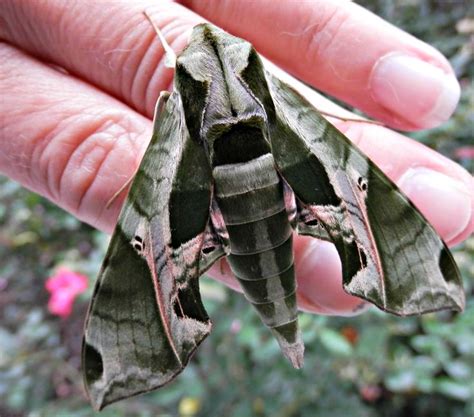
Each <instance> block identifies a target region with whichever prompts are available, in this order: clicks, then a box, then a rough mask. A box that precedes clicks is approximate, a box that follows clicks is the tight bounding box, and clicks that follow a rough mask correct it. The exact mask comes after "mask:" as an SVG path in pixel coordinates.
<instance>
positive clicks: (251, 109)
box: [176, 25, 269, 165]
mask: <svg viewBox="0 0 474 417" xmlns="http://www.w3.org/2000/svg"><path fill="white" fill-rule="evenodd" d="M222 33H223V32H221V31H220V30H219V29H217V28H215V27H211V26H208V25H201V26H198V27H197V28H196V29H195V30H194V32H193V36H192V38H191V41H190V44H189V45H188V47H187V48H186V49H185V50H184V51H183V52H182V53H181V55H180V56H179V57H178V59H177V65H176V88H177V90H178V92H179V93H180V95H181V97H182V99H183V107H184V113H185V117H186V123H187V125H188V129H189V131H190V133H191V136H192V137H194V138H196V139H197V138H199V139H200V140H202V141H204V142H206V144H207V149H208V150H209V153H210V157H211V162H212V163H213V165H216V164H221V163H223V161H222V158H223V157H224V159H225V161H224V162H225V163H229V162H234V163H236V162H242V161H243V160H242V159H231V160H228V157H229V155H232V154H233V155H234V156H235V155H236V154H239V155H240V156H241V157H242V155H243V154H244V153H246V154H248V156H249V158H246V159H244V160H248V159H251V158H255V157H257V156H259V155H262V154H263V153H266V152H268V151H269V147H268V144H267V141H266V140H265V138H264V136H265V131H266V123H267V116H266V113H265V110H264V109H263V106H262V104H261V103H260V101H259V100H258V99H257V98H256V96H255V94H254V93H253V92H252V89H251V88H250V86H249V85H248V84H247V83H246V81H245V79H244V77H243V73H244V72H245V70H246V69H247V67H248V65H250V64H249V56H250V54H251V53H252V51H253V49H252V46H251V45H250V44H249V43H248V42H245V41H243V40H241V39H237V38H234V37H231V36H229V35H226V36H222ZM239 138H240V142H239V143H237V142H238V141H239ZM242 141H245V142H242ZM227 145H228V146H227ZM224 148H226V150H224ZM246 148H249V149H248V150H247V149H246ZM255 152H257V153H255Z"/></svg>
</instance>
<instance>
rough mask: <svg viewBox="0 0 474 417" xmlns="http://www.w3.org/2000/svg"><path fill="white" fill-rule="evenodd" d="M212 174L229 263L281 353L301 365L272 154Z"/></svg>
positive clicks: (287, 232)
mask: <svg viewBox="0 0 474 417" xmlns="http://www.w3.org/2000/svg"><path fill="white" fill-rule="evenodd" d="M214 178H215V196H216V201H217V204H218V206H219V208H220V210H221V212H222V215H223V217H224V221H225V224H226V227H227V232H228V234H229V244H230V252H231V253H230V255H229V256H228V258H227V259H228V261H229V264H230V267H231V269H232V271H233V273H234V275H235V276H236V278H237V279H238V280H239V282H240V284H241V286H242V289H243V291H244V293H245V295H246V297H247V299H248V300H249V301H250V302H251V303H252V304H253V305H254V307H255V308H256V309H257V311H258V313H259V315H260V317H261V319H262V321H263V322H264V323H265V325H267V326H268V327H269V328H270V329H271V330H272V331H273V333H274V335H275V336H276V338H277V340H278V342H279V344H280V346H281V348H282V350H283V352H284V353H285V355H286V356H287V357H288V358H289V359H290V361H291V362H292V363H293V365H294V366H295V367H300V366H301V365H302V360H303V344H302V342H301V339H300V335H299V331H298V322H297V305H296V283H295V273H294V265H293V248H292V228H291V225H290V223H289V220H288V215H287V212H286V208H285V203H284V197H283V184H282V182H281V179H280V178H279V176H278V173H277V172H276V170H275V168H274V162H273V157H272V155H271V154H265V155H262V156H260V157H258V158H255V159H252V160H250V161H248V162H244V163H239V164H227V165H220V166H217V167H216V168H214Z"/></svg>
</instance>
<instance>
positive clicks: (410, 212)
mask: <svg viewBox="0 0 474 417" xmlns="http://www.w3.org/2000/svg"><path fill="white" fill-rule="evenodd" d="M267 80H268V84H269V87H270V92H271V96H272V99H273V102H274V106H275V110H274V113H273V115H272V112H273V110H272V109H271V111H270V116H271V117H272V118H274V120H270V121H269V129H270V132H269V134H270V140H271V146H272V153H273V156H274V159H275V163H276V165H277V168H278V170H279V171H280V173H281V174H282V176H283V177H284V179H285V180H286V181H287V183H288V184H289V185H290V187H291V188H292V190H293V192H294V193H295V195H296V197H297V199H298V200H299V202H300V203H301V204H302V205H303V207H304V209H305V210H306V211H308V212H310V214H311V215H312V216H313V220H314V219H316V220H317V221H318V222H319V223H320V224H318V223H317V222H315V221H313V222H312V224H311V223H310V225H309V226H310V227H304V225H301V224H300V227H301V228H302V230H301V231H302V232H303V233H305V234H311V235H313V236H315V237H321V233H320V229H321V225H322V226H323V227H324V229H326V231H327V232H328V235H329V236H330V238H331V239H332V241H333V242H334V244H335V246H336V248H337V251H338V252H339V255H340V258H341V262H342V270H343V285H344V289H345V290H346V291H347V292H349V293H350V294H353V295H356V296H358V297H361V298H363V299H365V300H368V301H370V302H372V303H374V304H375V305H377V306H378V307H379V308H381V309H382V310H385V311H388V312H391V313H394V314H398V315H411V314H419V313H425V312H429V311H436V310H440V309H453V310H462V309H463V306H464V292H463V289H462V283H461V278H460V274H459V271H458V269H457V266H456V264H455V262H454V260H453V258H452V255H451V253H450V252H449V250H448V249H447V247H446V245H445V244H444V242H443V241H442V239H441V238H440V237H439V236H438V234H437V233H436V232H435V231H434V229H433V227H432V226H431V225H430V224H429V223H428V222H427V220H426V219H425V218H424V217H423V215H422V214H421V213H420V212H419V211H418V210H417V209H416V208H415V206H413V204H412V203H411V202H410V201H409V200H408V199H407V197H406V196H405V195H403V194H402V193H401V192H400V190H399V189H398V188H397V186H396V185H395V184H394V183H393V182H391V181H390V180H389V179H388V178H387V177H386V176H385V174H383V173H382V171H381V170H380V169H379V168H378V167H377V166H376V165H375V164H374V163H373V162H371V161H370V159H368V158H367V157H366V156H365V155H364V154H362V153H361V152H360V151H359V150H358V149H357V148H356V147H354V145H353V144H352V143H351V142H350V141H349V140H348V139H347V138H346V137H345V136H344V135H343V134H342V133H340V132H339V131H338V130H337V129H336V128H335V127H333V126H332V125H331V124H330V123H328V122H327V121H326V120H325V119H324V118H323V117H322V116H321V114H320V113H319V112H318V111H317V110H316V109H314V107H312V106H311V105H310V104H309V103H308V102H307V101H306V100H305V99H304V98H303V97H302V96H301V95H299V94H298V93H297V92H295V91H294V90H293V89H292V88H291V87H289V86H288V85H287V84H285V83H284V82H282V81H280V80H279V79H277V78H276V77H274V76H273V75H271V74H267ZM306 226H308V225H306ZM311 227H314V228H315V231H314V233H311ZM323 237H324V236H323Z"/></svg>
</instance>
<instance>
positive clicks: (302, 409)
mask: <svg viewBox="0 0 474 417" xmlns="http://www.w3.org/2000/svg"><path fill="white" fill-rule="evenodd" d="M361 3H363V4H364V5H365V6H366V7H368V8H369V9H371V10H373V11H374V12H376V13H377V14H379V15H381V16H383V17H385V18H386V19H388V20H389V21H391V22H393V23H394V24H396V25H397V26H400V27H402V28H404V29H406V30H407V31H409V32H411V33H413V34H414V35H415V36H418V37H420V38H421V39H423V40H425V41H426V42H428V43H431V44H433V45H435V46H436V47H438V48H439V49H440V50H441V51H442V52H443V53H444V54H445V55H446V56H448V57H449V58H450V60H451V63H452V64H453V66H454V68H455V71H456V73H457V75H458V77H459V78H460V80H461V84H462V86H463V96H462V100H461V104H460V107H459V109H458V111H457V112H456V114H455V116H454V117H453V118H452V119H451V120H450V121H449V122H447V123H445V124H444V125H443V126H441V127H440V128H438V129H435V130H431V131H428V132H421V133H416V134H413V135H412V136H415V137H416V138H417V139H419V140H420V141H422V142H424V143H426V144H428V145H429V146H431V147H433V148H435V149H437V150H439V151H441V152H442V153H444V154H446V155H448V156H449V157H451V158H453V159H456V160H458V162H459V163H461V164H463V165H464V166H465V167H466V168H467V169H470V170H471V172H472V169H473V165H472V164H473V160H472V159H470V158H466V157H463V154H462V152H459V149H460V148H462V147H463V146H468V145H471V146H472V138H473V126H474V120H473V119H474V112H473V108H474V86H473V83H472V75H473V74H474V64H473V60H472V55H473V49H474V46H473V41H472V39H473V36H474V33H473V32H474V30H473V25H474V17H473V16H474V15H473V13H471V14H470V15H469V13H468V3H467V2H463V1H450V2H445V1H428V0H398V1H389V0H372V1H364V2H361ZM469 16H470V17H469ZM107 240H108V239H107V237H106V236H104V235H103V234H101V233H99V232H97V231H95V230H93V229H91V228H90V227H88V226H86V225H84V224H81V223H80V222H79V221H77V220H76V219H74V218H73V217H71V216H70V215H68V214H66V213H64V212H63V211H62V210H61V209H59V208H57V207H56V206H55V205H53V204H51V203H49V202H48V201H46V200H44V199H43V198H41V197H39V196H37V195H35V194H33V193H30V192H28V191H26V190H25V189H23V188H21V187H20V186H18V185H17V184H16V183H14V182H11V181H9V180H6V179H0V416H2V417H22V416H30V417H43V416H44V417H46V416H47V417H49V416H59V417H86V416H92V415H94V414H95V413H93V412H92V411H91V408H90V406H89V405H88V403H87V401H86V399H85V396H84V392H83V388H82V377H81V373H80V348H81V337H82V327H83V320H84V315H85V311H86V308H87V302H88V299H89V298H90V295H91V291H92V289H90V290H89V292H88V293H86V294H83V295H82V296H81V297H80V298H79V299H78V300H77V301H76V304H75V307H74V313H73V315H72V316H70V317H69V318H67V319H59V318H57V317H54V316H52V315H51V314H49V313H48V311H47V308H46V305H47V300H48V294H47V292H46V290H45V289H44V282H45V280H46V278H47V277H48V276H49V275H51V273H52V271H53V269H54V268H55V267H56V266H57V265H67V266H69V267H70V268H72V269H74V270H77V271H79V272H81V273H84V274H87V275H88V276H89V277H90V284H91V286H90V288H92V284H93V281H94V279H95V276H96V274H97V271H98V269H99V267H100V263H101V260H102V257H103V255H104V253H105V249H106V245H107ZM454 254H455V257H456V260H457V262H458V264H459V266H460V268H461V270H462V273H463V276H464V278H465V284H466V291H467V295H468V302H467V307H466V311H465V312H464V313H463V314H459V315H458V314H451V313H440V314H429V315H426V316H423V317H420V318H397V317H393V316H390V315H387V314H384V313H382V312H379V311H376V310H375V309H374V310H371V311H369V312H368V313H366V314H363V315H361V316H359V317H356V318H336V317H322V316H312V315H308V314H302V315H301V326H302V329H303V334H304V339H305V343H306V346H307V351H306V355H305V367H304V369H303V370H302V371H295V370H293V369H292V368H291V367H290V366H289V365H288V364H287V362H286V360H285V359H283V357H282V355H281V354H280V352H279V349H278V347H277V344H276V342H275V341H274V340H273V339H272V337H271V335H270V334H269V332H268V331H267V330H265V329H264V328H263V326H262V325H261V323H260V322H259V320H258V318H257V317H256V314H255V313H254V311H253V310H252V309H251V308H250V306H249V305H248V303H247V302H245V300H244V299H243V297H242V296H240V295H237V294H234V293H232V292H231V291H229V290H227V289H225V288H224V287H223V286H222V285H220V284H218V283H215V282H213V281H212V280H210V279H206V278H204V279H202V280H201V281H202V285H201V286H202V291H203V294H204V297H205V302H206V305H207V308H208V311H209V314H210V315H211V317H214V331H213V333H212V335H211V336H210V337H209V338H208V339H207V340H206V341H205V342H204V344H203V345H202V347H201V348H200V349H199V351H198V353H197V354H196V355H195V357H194V358H193V360H192V363H191V365H190V366H189V367H188V368H187V369H186V370H185V372H184V373H183V374H182V375H181V376H179V378H177V379H176V380H175V382H173V383H172V384H170V385H169V386H167V387H166V388H163V389H161V390H160V391H159V392H156V393H153V394H149V395H146V396H141V397H139V398H136V399H131V400H129V401H125V402H122V403H119V404H116V405H113V406H111V407H109V408H107V409H106V410H105V411H104V412H103V413H102V414H101V415H103V416H143V417H148V416H150V417H151V416H163V417H165V416H183V417H186V416H188V417H191V416H224V415H225V416H236V417H247V416H257V417H258V416H262V417H265V416H272V417H273V416H275V417H288V416H302V417H304V416H308V417H317V416H328V415H331V416H333V417H337V416H347V415H350V416H351V417H358V416H369V417H370V416H386V417H401V416H421V417H424V416H426V417H428V416H429V417H438V416H439V417H445V416H452V417H467V416H472V415H474V297H473V287H474V279H473V276H474V239H473V238H472V237H471V239H470V240H468V241H467V242H465V243H464V244H462V245H460V246H458V247H457V248H456V249H455V250H454Z"/></svg>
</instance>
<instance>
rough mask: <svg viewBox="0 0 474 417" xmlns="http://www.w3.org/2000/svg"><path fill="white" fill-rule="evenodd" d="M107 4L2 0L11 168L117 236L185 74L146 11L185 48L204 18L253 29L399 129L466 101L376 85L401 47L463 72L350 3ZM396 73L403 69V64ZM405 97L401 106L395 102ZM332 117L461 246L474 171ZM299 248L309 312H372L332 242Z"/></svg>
mask: <svg viewBox="0 0 474 417" xmlns="http://www.w3.org/2000/svg"><path fill="white" fill-rule="evenodd" d="M106 4H107V6H105V5H104V3H101V2H96V1H93V0H82V1H80V2H64V1H62V0H49V1H47V2H46V1H45V2H39V1H36V0H20V1H19V0H4V1H2V2H0V40H1V41H2V42H0V91H2V100H0V115H1V116H0V172H2V173H3V174H4V175H6V176H8V177H10V178H12V179H14V180H16V181H18V182H20V183H21V184H23V185H24V186H25V187H28V188H29V189H31V190H33V191H35V192H37V193H39V194H42V195H44V196H46V197H47V198H49V199H50V200H52V201H54V202H55V203H56V204H58V205H59V206H61V207H63V208H64V209H66V210H67V211H69V212H70V213H72V214H73V215H75V216H77V217H78V218H79V219H81V220H83V221H85V222H87V223H89V224H91V225H93V226H94V227H96V228H98V229H100V230H103V231H105V232H108V233H111V232H112V230H113V227H114V225H115V223H116V221H117V217H118V214H119V211H120V207H121V205H122V203H123V200H124V197H125V193H122V195H120V197H119V198H117V199H116V201H115V202H114V204H113V205H112V207H110V208H109V209H106V207H105V205H106V204H107V202H108V200H109V199H110V198H111V197H112V196H113V194H114V193H115V192H116V191H117V190H119V189H120V187H121V186H122V185H123V184H124V183H125V182H126V181H127V180H128V179H129V178H130V177H131V176H132V175H133V173H134V172H135V170H136V169H137V166H138V164H139V162H140V160H141V158H142V156H143V153H144V152H145V149H146V146H147V144H148V142H149V139H150V136H151V130H152V122H151V119H152V117H153V108H154V104H155V102H156V99H157V97H158V95H159V93H160V91H162V90H165V89H169V88H170V86H171V83H172V76H173V72H172V70H169V69H167V68H165V66H164V62H163V57H164V55H163V54H164V51H163V48H162V46H161V44H160V43H159V41H158V39H157V37H156V35H155V33H154V32H153V29H152V28H151V26H150V24H149V22H147V21H146V20H145V18H144V16H143V14H142V11H143V10H144V9H146V10H147V11H148V12H149V14H151V15H152V16H153V18H154V21H155V22H156V24H157V25H158V26H159V27H160V28H161V30H162V31H163V33H164V34H165V37H166V38H167V40H168V42H169V43H170V44H171V46H172V47H173V49H174V50H175V51H179V50H181V49H182V48H183V47H184V46H185V45H186V42H187V37H188V36H189V33H190V29H191V28H192V27H193V26H194V25H195V24H197V23H200V22H202V21H204V20H206V19H207V20H209V21H211V22H213V23H215V24H217V25H219V26H221V27H223V28H224V29H226V30H228V31H230V32H231V33H233V34H235V35H237V36H241V37H244V38H246V39H248V40H249V41H251V42H252V43H253V44H254V46H255V47H256V49H257V50H258V51H259V52H261V53H262V54H264V55H265V56H267V57H268V58H270V59H272V60H273V61H274V62H275V63H276V64H277V65H279V66H280V67H282V68H284V69H285V70H286V71H289V72H291V73H292V74H294V75H295V76H297V77H299V78H300V79H302V80H304V81H305V82H306V83H308V84H310V85H312V86H314V87H315V88H318V89H320V90H323V91H325V92H328V93H330V94H332V95H334V96H336V97H338V98H339V99H342V100H345V101H346V102H348V103H350V104H352V105H353V106H356V107H358V108H360V109H362V110H363V111H365V112H366V113H367V114H368V115H369V116H371V117H373V118H376V119H378V120H380V121H382V122H383V123H384V124H385V125H387V126H389V127H393V128H397V129H399V130H417V129H423V128H428V127H433V126H435V125H437V124H440V123H441V122H443V121H444V120H446V119H447V118H449V116H450V114H451V113H452V111H453V110H454V105H452V106H451V107H452V108H449V106H448V108H446V106H445V108H444V111H443V112H442V114H441V115H439V114H438V116H437V118H435V119H433V111H432V110H433V108H434V107H435V106H436V102H437V101H436V100H437V97H438V95H439V94H438V93H439V91H437V90H436V88H421V87H420V89H419V91H418V90H417V91H416V98H417V100H409V99H407V97H406V95H403V94H402V93H401V92H400V94H398V95H397V94H396V93H397V91H396V86H397V85H398V84H397V82H396V80H395V79H393V80H392V79H391V78H390V76H386V77H385V78H383V80H382V81H381V82H379V85H378V87H377V88H378V90H377V91H375V92H374V89H373V88H374V85H373V83H372V84H371V80H372V78H371V77H373V74H374V71H376V68H377V66H378V65H380V63H381V62H382V60H383V59H384V58H385V57H387V56H389V55H390V54H392V53H397V54H398V53H403V54H408V55H409V56H410V57H415V58H417V59H418V60H420V61H422V62H424V63H425V64H427V65H430V66H432V67H433V68H437V70H438V71H439V72H441V73H442V74H444V75H446V77H451V78H453V72H452V69H451V67H450V65H449V63H448V61H447V60H446V59H445V58H444V57H443V56H442V55H441V54H440V53H439V52H438V51H436V50H435V49H434V48H432V47H430V46H429V45H426V44H425V43H423V42H421V41H420V40H417V39H415V38H414V37H412V36H411V35H408V34H406V33H404V32H402V31H400V30H399V29H397V28H395V27H394V26H392V25H390V24H389V23H387V22H385V21H383V20H382V19H380V18H378V17H377V16H375V15H373V14H371V13H369V12H368V11H366V10H364V9H362V8H361V7H359V6H357V5H354V4H353V3H350V2H334V1H329V0H327V1H323V0H315V1H313V2H271V1H270V0H255V1H252V2H241V1H237V0H232V1H230V0H229V1H220V2H218V1H217V0H216V1H206V2H204V1H182V2H181V4H179V3H177V2H173V1H162V2H158V3H156V2H154V1H152V0H141V1H136V2H133V4H130V2H128V1H126V0H115V1H112V2H107V3H106ZM361 22H363V24H361ZM329 35H330V36H329ZM348 57H350V61H349V60H348ZM379 68H380V67H379ZM275 71H276V72H278V74H279V75H280V76H281V77H282V78H284V79H287V80H288V82H290V83H291V84H292V85H294V86H295V87H296V88H298V89H299V90H300V91H301V92H302V93H303V94H305V95H306V96H307V97H308V98H309V99H310V100H311V101H312V102H313V104H314V105H315V107H317V108H318V109H321V110H324V111H329V112H331V113H333V114H334V113H335V114H340V115H346V116H349V117H350V114H349V113H347V112H345V111H343V110H341V109H340V108H338V107H337V106H336V105H334V104H332V103H330V102H329V101H327V100H326V99H324V98H323V97H321V96H320V95H318V94H317V93H316V92H315V91H314V90H311V89H309V88H308V87H306V86H304V85H303V84H301V83H299V82H297V81H295V80H294V79H292V78H291V77H290V76H289V75H288V74H287V73H284V72H283V71H282V70H280V69H276V70H275ZM392 76H393V77H397V75H393V71H392ZM453 82H455V81H453ZM394 86H395V87H394ZM384 88H386V89H387V91H384ZM380 97H382V99H380ZM418 99H419V100H418ZM390 100H399V102H397V103H393V102H391V101H390ZM403 100H405V101H406V103H404V102H403ZM455 101H456V100H455ZM419 103H422V104H419ZM400 104H402V105H403V106H400ZM393 105H395V106H398V107H397V108H398V110H397V111H396V112H393V111H391V110H390V109H391V108H393ZM400 108H402V110H400ZM332 121H333V122H334V123H335V124H336V126H337V127H338V128H339V129H340V130H342V131H343V132H344V133H345V134H346V135H347V136H348V137H349V138H350V139H351V140H353V141H354V142H355V143H356V144H357V145H358V146H359V147H360V148H361V149H362V150H363V151H364V152H365V153H366V154H367V155H369V157H370V158H372V159H373V160H374V162H376V163H377V164H378V165H379V166H380V167H381V168H382V169H383V170H384V172H385V173H386V174H387V175H388V176H389V177H390V178H391V179H392V180H393V181H395V182H396V183H398V184H399V185H400V187H401V189H402V190H404V191H406V192H407V194H408V195H409V197H410V198H411V199H412V200H413V202H414V203H415V204H416V205H417V206H418V207H419V209H420V210H421V211H422V212H423V214H425V216H426V217H427V218H428V219H429V220H430V221H431V222H432V224H433V225H434V227H435V229H437V231H438V232H439V233H440V234H441V236H443V238H444V239H445V240H446V241H447V243H448V244H449V245H451V246H452V245H454V244H456V243H459V242H461V241H462V240H464V239H466V238H467V237H468V236H469V235H470V234H471V233H472V231H473V230H474V221H473V216H472V212H473V210H472V207H474V196H473V189H474V187H473V179H472V177H471V175H470V174H469V173H467V172H466V171H465V170H464V169H462V168H461V167H460V166H458V165H457V164H456V163H454V162H453V161H450V160H449V159H447V158H445V157H443V156H441V155H439V154H437V153H435V152H434V151H432V150H430V149H429V148H427V147H425V146H423V145H421V144H419V143H417V142H415V141H413V140H411V139H409V138H407V137H406V136H403V135H401V134H399V133H396V132H394V131H392V130H390V129H389V128H386V127H382V126H376V125H371V124H366V123H356V122H348V121H341V120H338V119H332ZM415 168H416V169H418V171H413V170H414V169H415ZM420 169H421V172H428V173H429V175H431V177H429V178H433V180H432V181H428V183H427V184H428V185H427V186H424V187H421V188H420V187H418V188H417V187H413V185H412V184H410V183H409V182H407V180H406V179H407V178H409V177H413V175H412V174H413V172H420V171H419V170H420ZM423 170H425V171H423ZM425 183H426V181H425ZM439 184H442V185H443V187H441V186H439ZM461 205H463V208H464V211H463V212H462V213H461V212H460V211H459V210H461V209H460V208H459V207H461ZM466 205H467V206H466ZM466 207H467V209H466ZM295 256H296V268H297V269H296V271H297V277H298V285H299V292H298V297H299V304H300V307H301V308H302V309H304V310H306V311H311V312H314V313H320V314H337V315H348V314H354V313H356V312H359V311H362V310H363V307H361V303H360V300H359V299H357V298H354V297H352V296H349V295H347V294H346V293H344V292H343V290H342V287H341V266H340V262H339V259H338V256H337V253H336V251H335V249H334V247H333V246H332V245H331V244H329V243H325V242H318V241H316V240H314V239H311V238H307V237H298V238H296V241H295ZM211 275H213V276H214V277H215V278H217V279H219V280H221V281H223V282H225V283H226V284H228V285H229V286H230V287H232V288H237V287H236V285H237V283H236V282H235V281H234V280H233V278H232V276H231V275H230V270H229V269H228V267H227V265H225V264H223V267H222V268H220V267H219V266H217V267H213V269H212V270H211Z"/></svg>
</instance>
